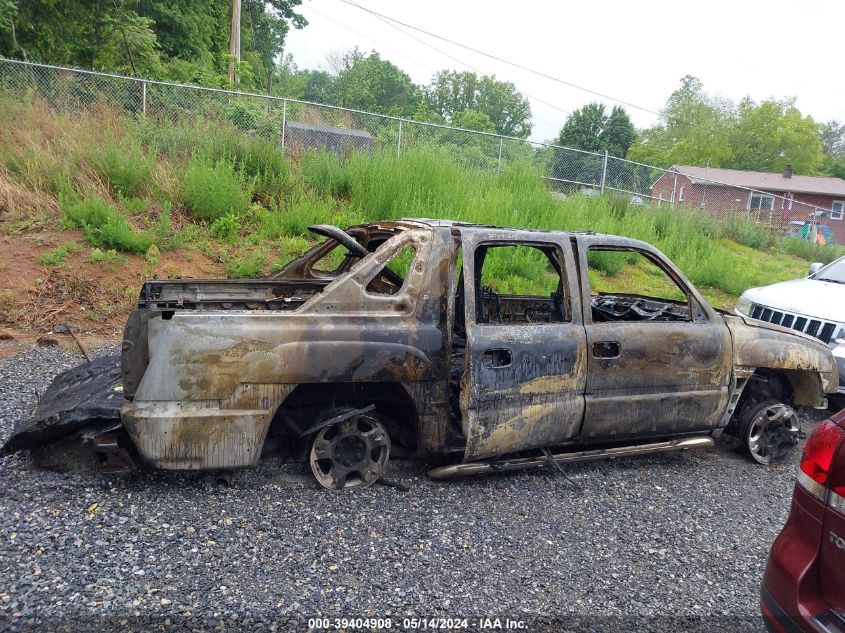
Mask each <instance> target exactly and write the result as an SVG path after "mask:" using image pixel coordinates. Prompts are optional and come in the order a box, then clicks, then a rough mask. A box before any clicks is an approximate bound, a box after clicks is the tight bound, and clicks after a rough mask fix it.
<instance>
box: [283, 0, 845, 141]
mask: <svg viewBox="0 0 845 633" xmlns="http://www.w3.org/2000/svg"><path fill="white" fill-rule="evenodd" d="M356 2H358V4H361V5H362V6H365V7H367V8H370V9H372V10H374V11H377V12H379V13H382V14H385V15H387V16H390V17H393V18H396V19H397V20H401V21H402V22H406V23H408V24H411V25H414V26H417V27H419V28H421V29H425V30H427V31H431V32H433V33H437V34H439V35H443V36H445V37H448V38H450V39H453V40H456V41H458V42H461V43H463V44H466V45H469V46H472V47H474V48H477V49H480V50H483V51H488V52H491V53H494V54H496V55H497V56H499V57H502V58H505V59H508V60H511V61H513V62H517V63H519V64H522V65H524V66H528V67H530V68H533V69H536V70H538V71H541V72H544V73H546V74H549V75H553V76H555V77H558V78H560V79H563V80H565V81H567V82H571V83H574V84H578V85H580V86H584V87H586V88H589V89H591V90H595V91H596V92H600V93H604V94H607V95H610V96H612V97H615V98H618V99H621V100H624V101H628V102H630V103H633V104H635V105H638V106H641V107H643V108H645V109H647V110H659V109H660V108H661V107H662V106H663V104H664V103H665V102H666V99H667V97H668V96H669V94H670V93H671V92H672V91H673V90H674V89H675V88H676V87H677V86H678V85H679V82H680V79H681V77H683V76H684V75H686V74H691V75H695V76H696V77H698V78H699V79H700V80H701V81H702V82H703V84H704V87H705V89H706V90H707V91H708V92H710V93H717V94H719V95H721V96H723V97H727V98H729V99H732V100H734V101H738V100H739V99H741V98H742V97H744V96H746V95H750V96H751V97H752V98H753V99H755V100H758V101H759V100H762V99H766V98H769V97H773V96H774V97H778V98H781V97H786V96H796V97H797V98H798V107H799V108H800V109H801V111H802V112H803V113H804V114H810V115H812V116H813V118H814V119H816V120H817V121H827V120H829V119H834V118H835V119H840V120H843V119H845V87H843V86H845V84H843V81H842V75H843V72H842V60H843V48H845V43H844V40H843V37H842V35H841V31H842V27H843V26H845V2H843V0H766V1H763V0H705V1H702V0H699V1H697V2H688V1H683V0H671V1H670V0H640V1H638V2H637V1H626V0H606V1H604V2H600V1H594V2H583V1H582V2H565V1H559V2H552V1H549V0H546V1H540V0H520V1H518V2H516V1H513V0H509V1H507V2H506V1H504V0H448V1H447V0H425V1H424V2H422V1H419V0H418V1H413V2H412V1H406V0H356ZM301 13H302V14H303V15H304V16H305V17H306V18H307V19H308V22H309V24H308V26H307V27H305V28H304V29H302V30H300V31H293V32H291V33H290V34H289V35H288V39H287V52H289V53H291V54H292V55H293V57H294V61H295V62H296V63H297V65H298V66H299V67H300V68H327V63H326V57H327V56H328V55H329V54H330V53H331V52H332V51H342V50H346V49H350V48H353V47H354V46H358V47H359V48H361V49H363V50H364V51H369V50H376V51H378V52H379V53H380V54H381V56H382V57H383V58H387V59H389V60H391V61H392V62H393V63H395V64H396V65H397V66H399V67H400V68H401V69H403V70H404V71H405V72H407V73H408V74H409V75H410V76H411V78H412V79H413V80H414V81H415V82H416V83H423V84H427V83H428V82H429V81H430V80H431V77H432V75H433V74H434V73H435V72H436V71H437V70H440V69H443V68H449V69H456V70H476V71H479V72H481V73H484V74H495V75H496V77H497V78H499V79H504V80H508V81H512V82H513V83H514V84H516V87H517V88H518V89H519V90H520V91H521V92H522V93H523V94H525V95H526V96H528V97H529V99H530V101H531V110H532V113H533V124H534V130H533V132H532V134H531V139H532V140H546V139H551V138H553V137H555V136H557V134H558V132H559V130H560V127H561V126H562V125H563V123H564V121H565V120H566V113H567V112H568V111H572V110H574V109H575V108H578V107H581V106H583V105H584V104H585V103H588V102H590V101H594V100H601V99H599V98H598V97H596V96H594V95H591V94H589V93H586V92H583V91H581V90H578V89H575V88H571V87H568V86H565V85H561V84H559V83H556V82H554V81H550V80H548V79H544V78H542V77H538V76H536V75H533V74H532V73H529V72H526V71H523V70H519V69H517V68H513V67H511V66H508V65H506V64H503V63H500V62H497V61H494V60H492V59H489V58H486V57H483V56H480V55H477V54H475V53H472V52H469V51H466V50H463V49H461V48H458V47H455V46H452V45H450V44H447V43H445V42H442V41H438V40H435V39H432V38H429V37H427V36H425V35H422V34H420V33H416V32H413V31H410V33H411V34H412V35H413V36H414V37H417V38H419V39H422V40H425V41H427V42H429V43H430V44H431V45H432V46H434V47H436V48H438V49H441V50H442V51H443V52H444V53H446V54H448V55H449V56H451V58H450V57H449V56H447V55H444V54H441V53H439V52H436V51H435V50H433V49H432V48H430V47H428V46H426V45H424V44H422V43H421V42H419V41H416V40H414V39H413V38H412V37H411V36H409V35H408V34H406V33H404V32H401V31H400V30H398V29H396V28H394V27H392V26H390V25H389V24H386V23H385V22H383V21H381V20H379V19H378V18H377V17H375V16H372V15H370V14H367V13H365V12H363V11H361V10H360V9H356V8H354V7H351V6H349V5H347V4H344V3H343V2H341V0H304V2H303V6H302V7H301ZM404 30H405V31H406V32H407V29H404ZM453 58H454V59H453ZM456 59H457V60H460V62H462V63H459V61H456ZM529 95H530V96H529ZM538 100H539V101H538ZM540 101H544V102H546V103H547V104H550V105H547V104H544V103H541V102H540ZM604 101H605V102H606V103H608V105H613V104H614V102H613V101H610V100H604ZM626 110H627V111H628V113H629V114H630V115H631V118H632V119H633V121H634V123H635V125H637V126H638V127H645V126H649V125H651V124H653V123H654V122H655V120H656V117H655V115H653V114H650V113H648V112H645V111H642V110H637V109H634V108H631V107H628V106H626Z"/></svg>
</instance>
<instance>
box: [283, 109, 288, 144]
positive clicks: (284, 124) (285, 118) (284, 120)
mask: <svg viewBox="0 0 845 633" xmlns="http://www.w3.org/2000/svg"><path fill="white" fill-rule="evenodd" d="M287 119H288V100H287V99H285V100H284V101H282V149H285V126H286V125H287Z"/></svg>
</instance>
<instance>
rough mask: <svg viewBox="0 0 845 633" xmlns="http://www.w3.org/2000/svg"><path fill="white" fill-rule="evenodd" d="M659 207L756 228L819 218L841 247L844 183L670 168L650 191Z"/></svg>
mask: <svg viewBox="0 0 845 633" xmlns="http://www.w3.org/2000/svg"><path fill="white" fill-rule="evenodd" d="M651 196H652V200H653V202H655V203H656V204H657V205H658V206H659V205H662V204H673V205H674V206H678V207H691V208H697V209H704V210H706V211H708V212H709V213H710V214H711V215H713V216H715V217H718V218H722V217H728V216H729V215H732V214H738V213H742V214H748V215H750V216H751V217H752V218H754V219H755V220H756V221H757V222H760V223H763V224H770V225H773V226H778V227H783V228H784V229H785V230H786V229H793V230H794V229H795V228H797V227H799V226H800V225H799V224H798V222H805V221H808V220H812V219H814V218H818V221H819V222H820V223H821V224H823V225H826V226H828V227H829V228H830V232H831V233H832V235H833V237H834V238H835V240H836V243H837V244H845V219H843V215H845V180H842V179H841V178H833V177H829V176H799V175H797V174H794V173H793V172H792V167H791V165H787V167H786V169H784V171H783V173H770V172H760V171H741V170H738V169H716V168H713V167H692V166H689V165H673V166H672V168H671V169H670V170H669V171H667V172H665V173H664V174H663V175H662V176H661V177H660V178H658V179H657V181H656V182H655V183H654V184H653V185H652V186H651Z"/></svg>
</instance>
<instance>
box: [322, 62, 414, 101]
mask: <svg viewBox="0 0 845 633" xmlns="http://www.w3.org/2000/svg"><path fill="white" fill-rule="evenodd" d="M330 61H331V60H330ZM331 65H332V66H333V68H334V69H335V70H336V72H337V76H336V77H334V78H333V80H332V82H331V85H330V86H327V87H326V88H328V90H326V92H328V95H327V96H329V97H330V100H329V101H330V102H331V103H333V104H334V105H339V106H342V107H345V108H354V109H357V110H366V111H368V112H381V113H384V114H392V115H410V114H412V113H413V112H414V110H415V109H416V107H417V103H418V102H419V99H420V89H419V87H418V86H416V85H415V84H414V82H413V81H412V80H411V78H410V76H408V74H407V73H405V72H403V71H402V70H400V69H399V68H398V67H397V66H396V65H395V64H393V63H392V62H390V61H388V60H386V59H382V58H381V56H380V55H379V54H378V53H377V52H376V51H371V52H370V53H369V54H366V55H365V54H364V53H362V52H361V51H360V50H359V49H357V48H355V49H353V50H351V51H347V52H345V53H342V54H339V55H336V56H335V59H334V61H333V63H332V64H331ZM323 102H326V100H323Z"/></svg>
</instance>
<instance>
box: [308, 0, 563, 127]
mask: <svg viewBox="0 0 845 633" xmlns="http://www.w3.org/2000/svg"><path fill="white" fill-rule="evenodd" d="M308 10H309V11H313V12H314V13H316V14H317V15H320V16H321V17H323V18H324V19H326V20H329V21H330V22H334V23H335V24H337V25H338V26H340V27H342V28H344V29H346V30H347V31H350V32H352V33H355V34H356V35H358V36H359V37H362V38H364V39H367V40H370V41H371V42H374V43H376V44H378V45H379V46H381V47H382V48H384V49H385V50H388V51H391V52H392V53H394V54H396V55H398V56H399V57H401V58H403V59H406V60H410V58H409V57H408V56H406V55H403V54H402V53H399V52H397V51H396V50H394V49H392V48H390V47H388V46H385V45H384V44H382V43H380V42H378V41H377V40H375V39H373V38H372V37H371V36H369V35H363V34H362V33H359V32H358V31H356V30H355V29H352V28H350V27H349V26H347V25H345V24H341V23H340V22H338V21H337V20H334V19H332V18H330V17H329V16H327V15H326V14H324V13H321V12H320V11H317V10H316V9H315V8H314V7H313V6H309V7H308ZM376 17H378V16H376ZM378 19H380V20H381V21H382V22H384V23H385V24H387V25H388V26H389V27H391V28H394V29H396V30H398V31H399V32H400V33H402V34H403V35H405V36H407V37H410V38H411V39H414V40H416V41H417V42H419V43H420V44H422V45H424V46H427V47H428V48H430V49H432V50H434V51H436V52H438V53H440V54H441V55H443V56H445V57H448V58H449V59H451V60H452V61H454V62H457V63H458V64H460V65H461V66H465V67H466V68H469V69H470V70H474V71H475V72H477V73H480V74H482V75H484V74H485V73H484V71H483V70H481V69H479V68H476V67H475V66H472V65H471V64H468V63H467V62H465V61H463V60H461V59H458V58H457V57H455V56H453V55H450V54H449V53H447V52H445V51H443V50H441V49H439V48H437V47H436V46H434V45H432V44H430V43H429V42H426V41H425V40H422V39H420V38H418V37H416V36H415V35H412V34H411V33H408V32H407V31H405V30H404V29H402V28H400V27H398V26H396V25H395V24H392V23H391V22H390V21H388V20H384V19H382V18H380V17H379V18H378ZM411 62H412V63H413V64H414V65H415V66H419V67H421V68H423V66H422V65H421V64H419V62H417V61H415V60H411ZM425 68H426V70H428V71H429V72H431V68H429V67H425ZM522 94H524V95H525V96H526V97H529V98H530V99H533V100H534V101H536V102H537V103H541V104H543V105H544V106H547V107H549V108H552V109H553V110H557V111H558V112H561V113H563V114H565V115H567V116H568V115H569V114H571V111H570V110H566V109H564V108H561V107H559V106H556V105H554V104H553V103H549V102H548V101H545V100H543V99H540V98H539V97H536V96H534V95H532V94H529V93H527V92H523V93H522ZM532 119H534V120H536V121H538V122H540V123H544V124H546V125H547V126H549V127H551V128H556V127H558V125H559V124H556V123H552V122H550V121H547V120H545V119H543V118H542V117H539V116H537V115H536V114H535V115H532Z"/></svg>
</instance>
